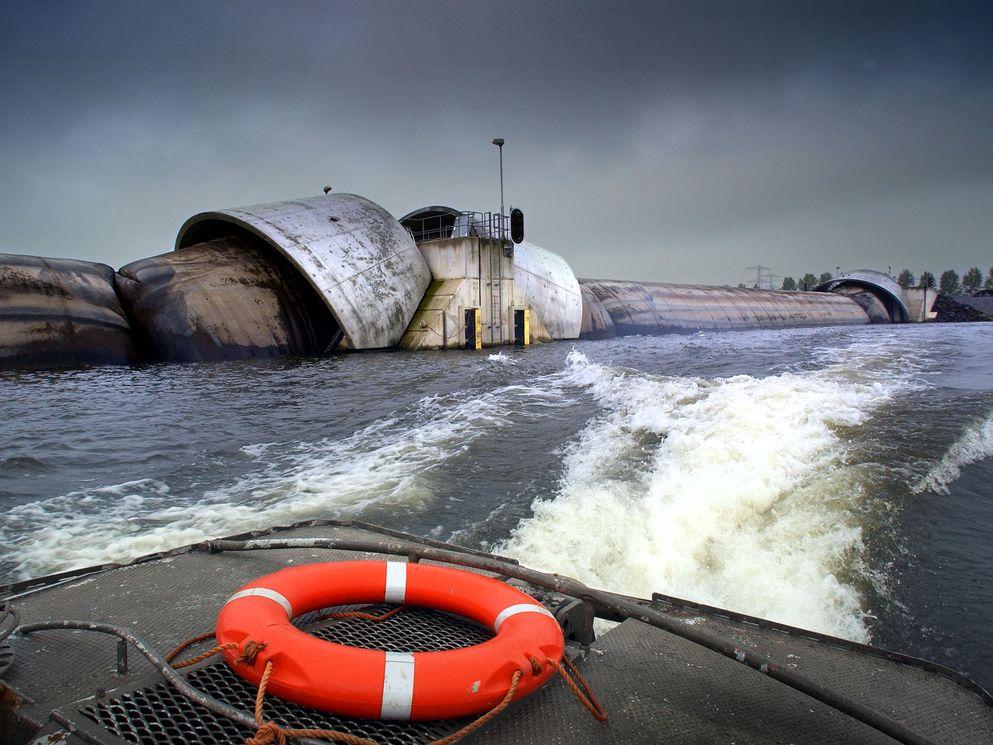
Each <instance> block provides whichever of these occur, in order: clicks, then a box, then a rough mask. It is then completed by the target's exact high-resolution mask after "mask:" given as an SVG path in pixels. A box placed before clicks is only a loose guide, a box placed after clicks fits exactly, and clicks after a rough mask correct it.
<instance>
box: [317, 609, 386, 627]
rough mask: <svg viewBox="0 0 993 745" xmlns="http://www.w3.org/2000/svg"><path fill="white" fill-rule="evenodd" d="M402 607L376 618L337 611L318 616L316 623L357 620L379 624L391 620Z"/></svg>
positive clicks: (362, 613) (367, 614) (369, 615)
mask: <svg viewBox="0 0 993 745" xmlns="http://www.w3.org/2000/svg"><path fill="white" fill-rule="evenodd" d="M403 608H404V607H403V606H402V605H399V606H397V607H396V608H394V609H393V610H390V611H386V612H385V613H381V614H379V615H378V616H377V615H376V614H375V613H366V612H365V611H360V610H345V611H338V612H337V613H327V614H325V615H323V616H319V617H318V618H317V619H316V620H317V621H327V620H328V619H334V620H342V619H346V618H357V619H359V620H362V621H374V622H376V623H379V622H380V621H385V620H386V619H387V618H393V616H395V615H396V614H397V613H399V612H400V611H402V610H403Z"/></svg>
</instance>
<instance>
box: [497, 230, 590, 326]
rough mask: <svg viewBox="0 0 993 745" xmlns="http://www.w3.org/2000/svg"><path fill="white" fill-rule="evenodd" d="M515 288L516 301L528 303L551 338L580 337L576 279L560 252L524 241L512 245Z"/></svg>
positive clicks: (581, 308)
mask: <svg viewBox="0 0 993 745" xmlns="http://www.w3.org/2000/svg"><path fill="white" fill-rule="evenodd" d="M514 291H515V294H516V296H517V297H516V300H515V302H516V303H517V304H518V305H525V306H528V307H530V308H531V310H532V311H533V313H534V315H535V316H537V320H538V321H540V323H541V325H543V326H544V328H545V329H546V330H547V332H548V335H549V336H550V337H551V338H553V339H578V338H579V331H580V328H581V327H582V322H583V301H582V297H581V295H580V292H579V281H578V280H577V279H576V275H575V274H573V271H572V268H571V267H570V266H569V264H568V263H567V262H566V260H565V259H563V258H562V257H561V256H559V255H558V254H554V253H552V252H551V251H547V250H545V249H544V248H541V247H539V246H536V245H534V244H533V243H529V242H527V241H524V242H523V243H519V244H518V245H516V246H514ZM532 320H533V321H534V320H535V319H532Z"/></svg>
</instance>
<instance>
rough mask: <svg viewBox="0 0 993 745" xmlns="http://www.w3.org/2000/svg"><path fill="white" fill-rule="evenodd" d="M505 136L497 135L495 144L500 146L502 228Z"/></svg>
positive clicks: (501, 215)
mask: <svg viewBox="0 0 993 745" xmlns="http://www.w3.org/2000/svg"><path fill="white" fill-rule="evenodd" d="M503 142H504V140H503V138H502V137H497V138H496V139H494V140H493V144H494V145H496V146H497V147H498V148H500V229H501V231H502V230H503Z"/></svg>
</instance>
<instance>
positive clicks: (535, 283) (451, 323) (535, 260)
mask: <svg viewBox="0 0 993 745" xmlns="http://www.w3.org/2000/svg"><path fill="white" fill-rule="evenodd" d="M504 222H505V221H504ZM401 224H402V225H403V226H404V227H406V228H407V229H408V230H409V231H410V233H411V236H413V237H417V238H418V244H417V245H418V248H419V249H420V250H421V253H422V254H423V256H424V259H425V261H426V262H427V264H428V267H429V268H430V270H431V276H432V278H433V279H432V283H431V286H430V287H429V288H428V290H427V292H426V293H425V296H424V299H423V300H422V302H421V304H420V306H419V307H418V310H417V313H416V314H415V315H414V318H413V320H412V321H411V323H410V325H409V327H408V328H407V332H406V333H405V334H404V337H403V340H402V341H401V343H400V346H401V347H402V348H404V349H442V348H449V347H462V346H464V344H465V311H466V309H468V308H480V309H481V318H482V339H483V345H484V346H487V347H489V346H500V345H503V344H513V343H515V341H518V340H516V339H515V338H514V311H515V310H523V309H528V310H529V311H530V313H529V324H528V325H529V328H530V339H529V340H531V341H551V340H553V339H576V338H579V333H580V326H581V324H582V308H583V306H582V299H581V295H580V288H579V282H578V280H577V279H576V275H575V274H573V272H572V269H571V268H570V266H569V265H568V263H567V262H566V261H565V260H564V259H563V258H562V257H561V256H558V255H556V254H554V253H552V252H551V251H547V250H545V249H543V248H541V247H540V246H536V245H534V244H533V243H529V242H527V241H524V242H522V243H520V244H517V245H515V244H514V243H512V242H511V241H510V240H509V239H507V238H505V237H501V236H502V235H503V234H504V233H505V225H504V224H503V223H501V220H500V216H499V215H494V214H492V213H480V212H459V211H457V210H455V209H453V208H451V207H442V206H432V207H425V208H422V209H419V210H415V211H414V212H411V213H409V214H407V215H405V216H404V217H402V218H401Z"/></svg>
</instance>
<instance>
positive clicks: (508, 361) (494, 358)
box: [486, 352, 517, 365]
mask: <svg viewBox="0 0 993 745" xmlns="http://www.w3.org/2000/svg"><path fill="white" fill-rule="evenodd" d="M486 359H487V360H489V361H490V362H495V363H497V364H500V365H516V364H517V360H515V359H514V358H513V357H510V356H509V355H506V354H504V353H503V352H497V353H496V354H491V355H489V356H488V357H487V358H486Z"/></svg>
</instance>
